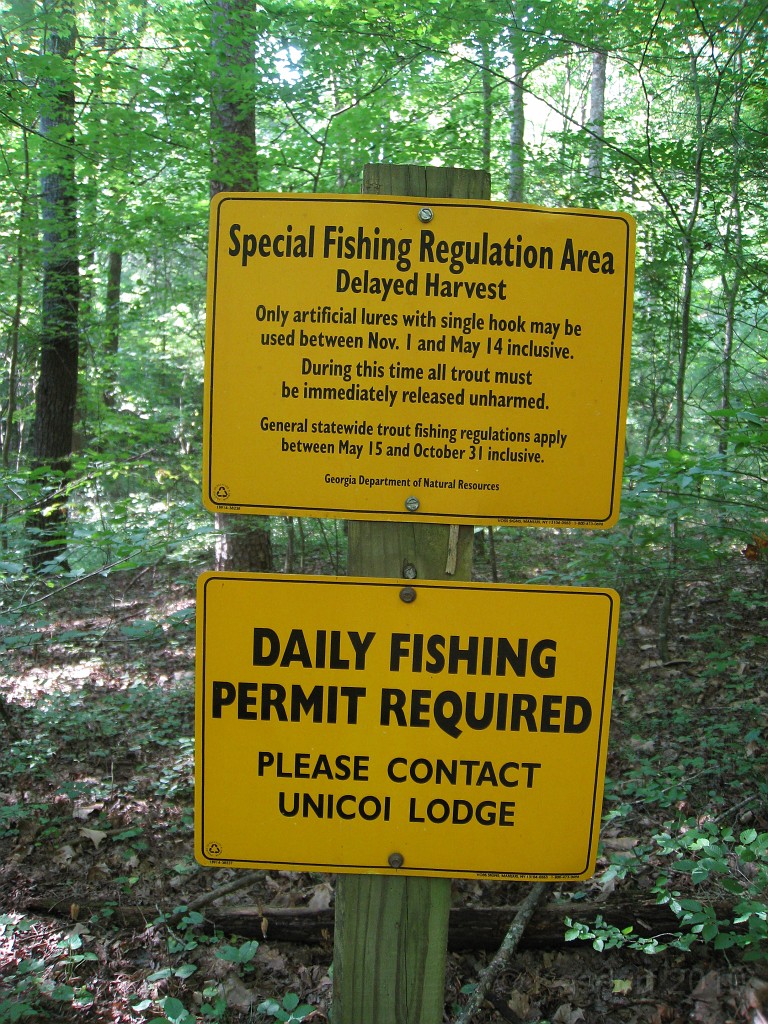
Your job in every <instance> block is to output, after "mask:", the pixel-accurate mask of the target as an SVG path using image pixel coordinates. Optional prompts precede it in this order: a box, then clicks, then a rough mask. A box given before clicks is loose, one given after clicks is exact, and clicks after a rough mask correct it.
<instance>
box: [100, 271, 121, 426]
mask: <svg viewBox="0 0 768 1024" xmlns="http://www.w3.org/2000/svg"><path fill="white" fill-rule="evenodd" d="M122 274H123V254H122V253H121V252H115V251H113V252H111V253H110V254H109V266H108V269H107V290H106V296H105V298H106V309H105V312H104V334H105V339H104V356H105V372H106V386H105V388H104V402H105V404H106V405H109V406H112V405H114V404H115V391H116V388H117V373H116V366H115V359H116V357H117V353H118V350H119V348H120V285H121V280H122Z"/></svg>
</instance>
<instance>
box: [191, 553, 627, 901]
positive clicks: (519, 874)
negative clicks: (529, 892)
mask: <svg viewBox="0 0 768 1024" xmlns="http://www.w3.org/2000/svg"><path fill="white" fill-rule="evenodd" d="M227 580H233V581H235V580H236V581H239V582H245V583H247V582H254V583H278V584H279V585H281V586H285V585H288V584H300V585H304V584H307V583H309V584H313V585H314V584H317V585H318V586H334V587H335V586H352V587H377V588H387V589H392V588H398V589H401V588H402V585H403V584H402V581H399V580H393V581H391V582H390V581H388V580H366V579H363V578H355V579H344V578H338V579H335V578H330V577H322V576H318V577H311V576H310V577H300V578H299V577H295V576H294V577H291V576H267V575H257V574H250V573H211V574H208V575H207V577H206V579H205V582H204V584H203V587H202V591H203V601H202V604H203V607H202V627H201V633H200V636H201V641H200V647H201V651H200V658H201V664H200V665H199V666H198V671H197V672H196V681H195V682H196V687H195V688H196V694H195V697H196V700H198V701H201V702H202V714H201V715H200V720H201V725H200V746H199V751H200V771H199V772H197V763H196V766H195V767H196V772H195V787H196V788H199V790H200V813H199V821H198V820H196V821H195V843H196V844H197V843H198V842H199V844H200V845H199V849H198V851H197V856H198V859H199V860H200V861H201V862H203V863H205V864H207V865H209V866H212V867H227V866H238V865H242V866H243V867H247V868H254V869H272V868H274V869H278V870H286V871H322V872H328V873H330V874H349V873H366V874H370V873H376V874H391V875H404V876H407V875H413V876H418V877H433V878H439V877H447V878H488V879H495V880H497V881H515V880H516V879H520V880H532V879H536V880H540V881H572V880H573V881H575V880H578V879H581V878H583V877H584V874H585V872H586V871H587V870H588V868H589V863H590V861H591V859H592V854H593V851H595V850H596V844H597V841H598V838H599V831H600V818H599V815H598V811H599V808H598V807H597V806H596V805H597V794H598V791H599V788H600V760H601V755H602V751H603V745H604V743H605V742H606V740H607V737H606V735H605V733H606V732H607V730H608V728H609V727H610V721H606V719H605V710H606V708H605V704H606V700H607V696H608V671H609V667H610V661H611V635H612V632H613V624H614V615H615V612H616V608H615V601H614V598H613V595H612V594H611V593H610V592H609V591H606V590H599V589H596V588H595V589H591V588H588V587H584V588H581V587H579V588H573V589H572V590H571V589H566V588H562V587H559V588H558V587H538V586H530V587H529V586H508V585H504V584H498V583H495V584H492V585H486V586H483V585H482V584H469V583H467V584H461V583H454V584H451V585H446V584H444V583H439V582H438V583H435V582H433V581H424V580H422V581H420V582H419V583H417V584H416V585H417V586H422V587H424V588H427V587H428V588H429V589H431V590H445V591H447V592H449V593H450V592H452V591H456V590H464V591H467V590H468V591H478V590H480V591H485V590H488V591H492V592H493V593H499V592H502V593H510V592H511V593H518V594H519V593H526V594H536V593H540V594H549V595H552V594H559V595H564V596H575V597H604V598H606V599H607V600H608V602H609V613H608V623H607V626H608V629H607V636H606V642H605V658H604V662H603V683H602V699H601V702H600V727H599V731H598V737H597V747H596V751H595V771H594V776H593V782H592V813H591V817H590V826H589V834H588V839H587V847H586V857H585V860H584V867H583V868H582V869H581V870H580V871H574V872H563V873H554V872H535V871H510V872H498V871H484V870H482V869H476V868H467V867H464V868H461V867H454V868H430V867H423V866H422V867H418V866H413V865H408V866H406V867H403V868H402V869H399V870H397V871H395V870H392V869H389V868H388V867H387V866H386V865H383V864H380V863H376V864H374V863H371V864H346V863H345V864H336V863H333V864H332V863H320V862H318V861H293V860H255V859H251V858H247V857H220V858H219V857H211V856H210V855H209V854H208V853H206V852H205V848H206V845H207V844H206V839H205V724H206V716H205V708H206V697H207V692H206V684H207V672H206V645H207V624H206V612H207V602H206V590H207V588H208V584H209V583H221V582H225V581H227ZM197 614H198V616H200V615H201V609H200V607H199V603H198V608H197ZM199 628H200V627H199ZM198 680H199V682H200V692H197V690H198V686H197V683H198Z"/></svg>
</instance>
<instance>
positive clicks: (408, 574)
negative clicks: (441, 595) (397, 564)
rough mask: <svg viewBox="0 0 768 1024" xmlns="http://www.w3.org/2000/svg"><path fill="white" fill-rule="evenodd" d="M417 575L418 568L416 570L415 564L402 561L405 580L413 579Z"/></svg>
mask: <svg viewBox="0 0 768 1024" xmlns="http://www.w3.org/2000/svg"><path fill="white" fill-rule="evenodd" d="M418 575H419V573H418V570H417V568H416V566H415V565H414V564H413V562H404V563H403V576H404V577H405V578H406V579H407V580H415V579H416V577H417V576H418Z"/></svg>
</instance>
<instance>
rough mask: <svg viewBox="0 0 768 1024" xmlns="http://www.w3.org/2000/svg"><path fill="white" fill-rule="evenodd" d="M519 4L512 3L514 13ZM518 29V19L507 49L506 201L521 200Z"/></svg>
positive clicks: (522, 136) (521, 99)
mask: <svg viewBox="0 0 768 1024" xmlns="http://www.w3.org/2000/svg"><path fill="white" fill-rule="evenodd" d="M520 9H521V5H520V4H519V3H518V4H515V12H516V14H517V12H519V10H520ZM522 47H523V44H522V41H521V29H520V28H519V27H518V18H517V17H515V24H514V25H513V27H512V31H511V37H510V49H511V51H512V82H511V83H510V127H509V200H510V202H511V203H523V202H524V201H525V92H524V89H523V81H524V77H525V76H524V72H523V61H522Z"/></svg>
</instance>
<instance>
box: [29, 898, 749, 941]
mask: <svg viewBox="0 0 768 1024" xmlns="http://www.w3.org/2000/svg"><path fill="white" fill-rule="evenodd" d="M75 908H76V909H75ZM103 909H104V907H103V906H99V905H96V904H86V903H78V902H77V901H74V900H73V901H71V902H64V901H52V900H36V901H33V902H28V903H26V905H25V907H24V911H25V912H26V913H35V914H46V915H53V916H56V917H68V918H70V919H72V918H73V917H74V918H76V919H77V920H80V921H87V920H88V918H89V917H90V916H91V915H92V914H93V913H95V912H96V911H102V910H103ZM112 909H113V914H112V918H111V920H113V921H115V922H117V923H119V924H120V925H122V926H124V927H129V928H142V929H143V928H146V927H148V926H149V925H151V924H152V922H153V921H156V920H157V918H158V917H159V916H160V914H161V912H162V911H161V910H160V909H159V908H157V907H140V906H134V907H131V906H123V907H114V908H112ZM518 909H519V908H518V907H515V906H504V907H455V908H453V909H452V910H451V913H450V920H449V927H448V946H449V949H451V950H460V949H485V950H496V949H498V947H499V946H500V945H501V943H502V942H503V940H504V937H505V935H506V934H507V929H508V928H509V923H510V921H511V920H512V919H513V918H514V916H515V914H516V913H517V911H518ZM714 909H715V913H716V914H717V916H718V917H719V918H726V917H728V915H729V911H730V908H729V906H728V905H726V904H723V905H717V906H716V907H715V908H714ZM204 913H205V921H206V928H207V929H208V930H211V931H213V930H216V931H222V932H225V933H226V934H227V935H241V936H243V937H244V938H257V939H259V940H260V941H264V940H267V941H269V942H293V943H300V944H304V945H325V944H329V945H330V944H331V943H332V941H333V920H334V914H333V910H332V909H329V910H309V909H307V908H306V907H263V908H261V907H255V906H254V907H226V906H225V907H207V908H206V909H205V911H204ZM169 916H170V915H169ZM566 917H570V918H572V919H573V920H574V921H580V922H582V923H584V924H587V925H594V924H595V921H596V919H597V917H602V919H603V920H604V921H605V923H606V924H609V925H615V926H616V927H617V928H627V927H629V926H632V928H633V929H634V932H635V934H636V935H640V936H645V937H650V936H653V935H659V936H660V935H664V934H666V933H669V932H676V931H678V929H679V922H678V919H677V918H676V917H675V915H674V914H673V913H672V911H671V910H670V909H669V907H667V906H660V905H658V904H655V903H648V904H645V903H642V904H638V903H630V902H621V903H619V902H611V903H584V902H573V903H568V902H561V903H548V904H547V905H546V906H539V907H538V908H537V910H536V914H535V915H534V917H533V919H532V920H531V921H530V922H529V924H528V926H527V928H526V930H525V932H524V934H523V936H522V938H521V941H520V946H519V948H521V949H556V948H559V947H561V946H564V945H565V944H566V943H565V930H566V928H565V924H564V921H565V918H566ZM731 919H732V918H731Z"/></svg>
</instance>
